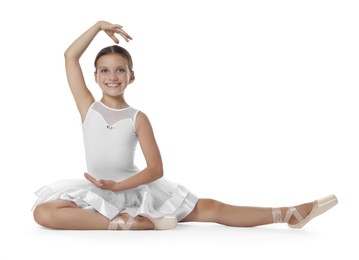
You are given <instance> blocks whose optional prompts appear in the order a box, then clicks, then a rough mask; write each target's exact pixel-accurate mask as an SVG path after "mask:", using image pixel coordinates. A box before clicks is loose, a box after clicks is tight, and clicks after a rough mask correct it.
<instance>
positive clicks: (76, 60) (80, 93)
mask: <svg viewBox="0 0 359 260" xmlns="http://www.w3.org/2000/svg"><path fill="white" fill-rule="evenodd" d="M101 30H103V31H105V33H106V34H107V35H108V36H109V37H110V38H111V39H112V40H113V41H114V42H115V43H119V40H118V39H117V37H116V36H115V33H117V34H120V35H121V36H122V37H123V38H124V39H125V40H126V41H129V40H130V39H132V38H131V36H129V35H128V34H127V33H126V32H125V31H124V30H122V26H121V25H117V24H110V23H108V22H105V21H100V22H97V23H96V24H95V25H93V26H92V27H91V28H89V29H88V30H87V31H86V32H84V33H83V34H82V35H81V36H80V37H79V38H77V39H76V40H75V41H74V42H73V43H72V44H71V45H70V47H68V49H67V50H66V51H65V67H66V75H67V81H68V83H69V86H70V89H71V92H72V95H73V97H74V99H75V102H76V106H77V109H78V110H79V112H80V115H81V119H82V121H83V120H84V118H85V116H86V113H87V110H88V108H89V107H90V105H91V104H92V103H93V102H94V97H93V96H92V94H91V92H90V91H89V89H88V88H87V86H86V83H85V79H84V76H83V73H82V69H81V66H80V57H81V56H82V54H83V53H84V52H85V50H86V49H87V47H88V46H89V45H90V43H91V42H92V40H93V39H94V38H95V36H96V35H97V34H98V33H99V32H100V31H101Z"/></svg>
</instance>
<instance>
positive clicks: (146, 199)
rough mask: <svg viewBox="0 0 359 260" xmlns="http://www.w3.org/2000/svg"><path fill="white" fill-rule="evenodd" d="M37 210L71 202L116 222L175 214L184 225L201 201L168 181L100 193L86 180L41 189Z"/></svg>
mask: <svg viewBox="0 0 359 260" xmlns="http://www.w3.org/2000/svg"><path fill="white" fill-rule="evenodd" d="M35 194H36V195H37V196H38V200H37V201H36V203H35V205H34V207H33V209H34V208H35V207H36V206H37V205H39V204H41V203H44V202H48V201H52V200H68V201H72V202H74V203H76V205H77V206H78V207H80V208H83V209H88V210H93V211H97V212H99V213H101V214H102V215H103V216H105V217H107V218H108V219H109V220H112V219H113V218H114V217H116V216H117V215H118V214H119V213H120V212H122V213H128V214H129V215H130V216H132V217H135V216H138V215H149V216H151V217H153V218H159V217H163V216H165V215H170V214H174V215H176V216H177V220H178V221H180V220H182V219H183V218H184V217H186V216H187V215H188V214H189V213H191V212H192V210H193V209H194V207H195V205H196V203H197V201H198V198H197V197H196V196H195V195H193V194H192V193H191V192H189V191H188V190H187V189H186V188H185V187H183V186H182V185H179V184H175V183H172V182H170V181H168V180H166V179H164V178H161V179H159V180H157V181H155V182H152V183H150V184H147V185H141V186H139V187H137V188H134V189H130V190H125V191H119V192H113V191H110V190H105V189H100V188H98V187H97V186H96V185H94V184H92V183H91V182H89V181H88V180H86V179H83V180H82V179H69V180H60V181H56V182H53V183H50V184H49V185H46V186H44V187H42V188H41V189H39V190H38V191H37V192H36V193H35Z"/></svg>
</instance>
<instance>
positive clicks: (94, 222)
mask: <svg viewBox="0 0 359 260" xmlns="http://www.w3.org/2000/svg"><path fill="white" fill-rule="evenodd" d="M34 218H35V221H36V222H37V223H38V224H39V225H41V226H44V227H48V228H56V229H72V230H74V229H77V230H105V229H107V228H108V226H109V223H110V221H109V220H108V219H107V218H106V217H104V216H103V215H101V214H100V213H98V212H94V211H89V210H85V209H81V208H78V207H77V206H76V204H74V203H73V202H70V201H65V200H56V201H50V202H46V203H43V204H40V205H38V206H37V207H36V208H35V210H34ZM122 218H123V219H124V220H125V221H127V219H128V215H127V214H122ZM153 228H154V226H153V224H152V222H151V221H150V220H148V219H146V218H144V217H136V218H135V220H134V222H133V224H132V227H131V229H137V230H145V229H153Z"/></svg>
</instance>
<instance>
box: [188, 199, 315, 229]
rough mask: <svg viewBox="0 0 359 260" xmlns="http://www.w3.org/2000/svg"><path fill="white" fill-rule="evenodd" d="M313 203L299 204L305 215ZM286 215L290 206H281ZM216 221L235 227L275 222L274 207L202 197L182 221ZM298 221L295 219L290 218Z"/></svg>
mask: <svg viewBox="0 0 359 260" xmlns="http://www.w3.org/2000/svg"><path fill="white" fill-rule="evenodd" d="M312 207H313V205H312V203H307V204H303V205H300V206H298V209H299V210H300V211H301V213H302V214H303V216H306V215H308V214H309V212H310V210H311V208H312ZM279 209H280V210H281V211H282V214H283V215H285V212H287V210H288V208H287V207H283V208H279ZM189 221H197V222H215V223H218V224H223V225H227V226H233V227H253V226H259V225H266V224H272V223H274V220H273V213H272V208H269V207H268V208H266V207H247V206H234V205H229V204H225V203H222V202H220V201H216V200H213V199H200V200H199V201H198V203H197V204H196V206H195V208H194V210H193V211H192V212H191V213H190V214H189V215H188V216H187V217H185V218H184V219H183V220H182V222H189ZM291 221H296V220H294V219H291V220H289V222H291Z"/></svg>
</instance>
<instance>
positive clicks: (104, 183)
mask: <svg viewBox="0 0 359 260" xmlns="http://www.w3.org/2000/svg"><path fill="white" fill-rule="evenodd" d="M84 176H85V178H86V179H87V180H89V181H90V182H92V183H93V184H95V185H96V186H97V187H99V188H101V189H105V190H112V191H117V190H116V183H117V182H115V181H111V180H97V179H95V178H94V177H93V176H91V175H90V174H88V173H87V172H85V173H84Z"/></svg>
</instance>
